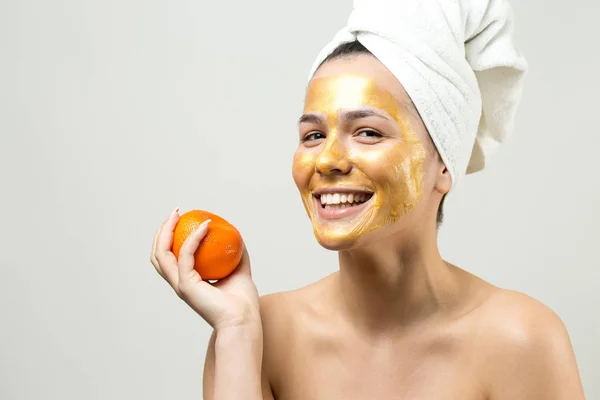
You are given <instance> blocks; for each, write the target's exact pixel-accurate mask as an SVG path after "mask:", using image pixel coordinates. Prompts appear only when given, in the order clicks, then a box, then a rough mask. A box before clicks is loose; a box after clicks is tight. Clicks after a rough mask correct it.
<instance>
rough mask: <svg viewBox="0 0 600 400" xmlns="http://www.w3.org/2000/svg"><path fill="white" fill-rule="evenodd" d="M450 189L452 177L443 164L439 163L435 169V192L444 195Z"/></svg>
mask: <svg viewBox="0 0 600 400" xmlns="http://www.w3.org/2000/svg"><path fill="white" fill-rule="evenodd" d="M440 161H441V160H440ZM451 188H452V177H451V176H450V171H448V168H446V166H445V165H444V163H443V162H440V163H439V164H438V166H437V167H436V173H435V190H437V191H438V192H440V193H441V194H442V195H445V194H446V193H448V192H449V191H450V189H451Z"/></svg>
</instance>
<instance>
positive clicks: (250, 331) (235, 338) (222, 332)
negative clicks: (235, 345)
mask: <svg viewBox="0 0 600 400" xmlns="http://www.w3.org/2000/svg"><path fill="white" fill-rule="evenodd" d="M215 335H216V343H215V344H217V345H218V344H224V345H229V344H230V343H231V342H254V341H256V340H258V339H261V340H262V325H261V323H260V322H247V323H244V324H232V325H225V326H221V327H219V328H215Z"/></svg>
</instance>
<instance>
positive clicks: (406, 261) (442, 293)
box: [336, 232, 458, 333]
mask: <svg viewBox="0 0 600 400" xmlns="http://www.w3.org/2000/svg"><path fill="white" fill-rule="evenodd" d="M399 236H401V235H392V237H391V239H389V240H387V241H376V242H377V243H376V244H372V245H369V246H368V247H362V248H358V249H352V250H344V251H340V252H339V262H340V271H339V274H338V276H337V279H336V282H337V283H336V284H337V288H338V290H336V293H338V295H339V296H338V298H339V299H340V301H341V302H342V309H343V310H345V312H344V313H345V314H346V313H347V314H346V316H345V317H346V319H347V320H348V321H350V323H351V324H352V325H355V327H356V328H358V329H360V330H364V331H365V332H367V333H382V332H387V331H390V330H394V329H399V328H403V327H405V326H407V325H410V324H412V323H415V322H416V321H419V320H422V319H424V318H427V317H428V316H431V315H432V314H434V313H438V312H440V311H445V310H448V309H450V308H451V307H452V306H453V305H454V303H456V301H457V300H456V299H457V297H458V296H457V292H458V288H457V282H456V278H455V276H454V274H453V270H452V268H451V266H449V265H448V264H447V263H446V262H445V261H444V260H443V259H442V257H441V256H440V253H439V251H438V248H437V234H436V233H435V232H434V233H433V234H429V235H426V237H421V238H415V237H413V238H412V240H408V239H406V238H400V237H399Z"/></svg>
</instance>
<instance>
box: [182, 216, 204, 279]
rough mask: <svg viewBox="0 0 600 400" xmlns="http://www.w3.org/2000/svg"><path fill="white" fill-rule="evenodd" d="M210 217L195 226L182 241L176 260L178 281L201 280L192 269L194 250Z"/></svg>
mask: <svg viewBox="0 0 600 400" xmlns="http://www.w3.org/2000/svg"><path fill="white" fill-rule="evenodd" d="M209 222H210V219H207V220H206V221H204V222H203V223H202V224H200V226H199V227H198V228H196V229H195V230H194V231H193V232H192V233H191V234H190V235H189V236H188V237H187V238H186V239H185V241H184V242H183V244H182V245H181V249H179V260H178V262H177V265H178V272H179V282H188V281H195V282H198V281H201V280H202V278H201V277H200V274H199V273H198V272H197V271H196V270H195V269H194V263H195V261H196V260H195V256H194V254H195V253H196V250H197V249H198V246H200V242H201V241H202V239H203V238H204V236H206V233H207V232H208V223H209Z"/></svg>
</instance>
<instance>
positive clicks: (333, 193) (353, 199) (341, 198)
mask: <svg viewBox="0 0 600 400" xmlns="http://www.w3.org/2000/svg"><path fill="white" fill-rule="evenodd" d="M372 198H373V192H369V191H366V190H355V189H346V188H325V189H320V190H317V191H315V192H314V193H313V199H314V202H315V209H316V210H317V213H318V214H319V216H320V217H321V218H325V219H339V218H345V217H348V216H350V215H354V214H357V213H359V212H360V211H361V210H363V209H365V208H366V207H367V204H368V203H369V202H370V200H371V199H372Z"/></svg>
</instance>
